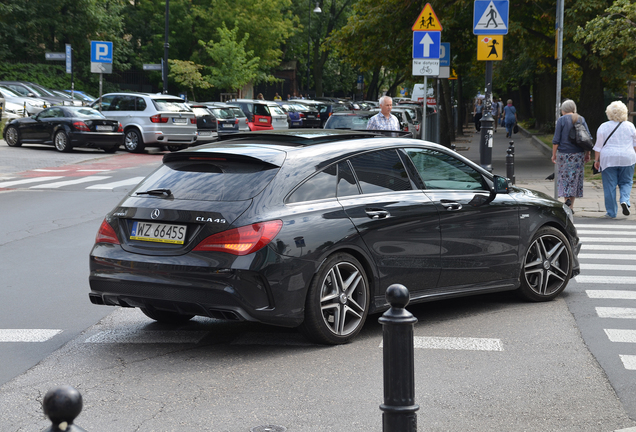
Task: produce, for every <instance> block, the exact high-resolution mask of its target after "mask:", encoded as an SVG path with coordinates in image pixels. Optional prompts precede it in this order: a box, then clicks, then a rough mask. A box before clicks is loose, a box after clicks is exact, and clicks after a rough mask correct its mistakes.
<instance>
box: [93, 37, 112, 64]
mask: <svg viewBox="0 0 636 432" xmlns="http://www.w3.org/2000/svg"><path fill="white" fill-rule="evenodd" d="M112 62H113V43H112V42H102V41H91V63H112Z"/></svg>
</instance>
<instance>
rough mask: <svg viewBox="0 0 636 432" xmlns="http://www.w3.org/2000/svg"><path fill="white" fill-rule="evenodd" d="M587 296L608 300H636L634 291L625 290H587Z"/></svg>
mask: <svg viewBox="0 0 636 432" xmlns="http://www.w3.org/2000/svg"><path fill="white" fill-rule="evenodd" d="M585 293H586V294H587V296H588V297H589V298H593V299H609V300H636V291H626V290H587V291H585Z"/></svg>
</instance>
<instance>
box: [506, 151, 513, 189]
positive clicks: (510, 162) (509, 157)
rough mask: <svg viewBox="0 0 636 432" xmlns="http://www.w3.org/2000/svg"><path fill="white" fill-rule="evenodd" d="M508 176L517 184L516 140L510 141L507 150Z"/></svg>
mask: <svg viewBox="0 0 636 432" xmlns="http://www.w3.org/2000/svg"><path fill="white" fill-rule="evenodd" d="M506 177H508V178H509V179H510V181H511V182H512V184H515V142H514V141H510V143H509V146H508V150H506Z"/></svg>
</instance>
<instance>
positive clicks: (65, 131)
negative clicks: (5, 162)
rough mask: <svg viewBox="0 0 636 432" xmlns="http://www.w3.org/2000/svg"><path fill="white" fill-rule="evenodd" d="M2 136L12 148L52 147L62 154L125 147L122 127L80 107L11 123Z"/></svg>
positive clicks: (53, 110) (54, 109)
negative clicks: (33, 145)
mask: <svg viewBox="0 0 636 432" xmlns="http://www.w3.org/2000/svg"><path fill="white" fill-rule="evenodd" d="M2 135H3V137H4V140H5V141H6V142H7V144H8V145H9V146H11V147H19V146H21V145H22V144H29V143H33V144H52V145H54V146H55V148H56V149H57V150H58V151H61V152H70V151H71V150H73V147H93V148H101V149H103V150H104V151H105V152H106V153H114V152H115V151H117V149H118V148H119V146H120V145H122V144H123V143H124V129H123V128H122V126H121V123H119V122H118V121H117V120H110V119H107V118H106V117H104V116H103V115H102V113H100V112H99V111H97V110H94V109H93V108H90V107H81V106H54V107H51V108H47V109H45V110H42V111H40V112H39V113H38V114H35V115H33V116H31V117H25V118H19V119H14V120H11V121H10V122H9V123H7V125H6V126H5V128H4V131H3V134H2Z"/></svg>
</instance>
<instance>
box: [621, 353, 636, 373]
mask: <svg viewBox="0 0 636 432" xmlns="http://www.w3.org/2000/svg"><path fill="white" fill-rule="evenodd" d="M620 358H621V361H622V362H623V366H625V369H627V370H636V355H626V354H621V355H620Z"/></svg>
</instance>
